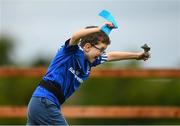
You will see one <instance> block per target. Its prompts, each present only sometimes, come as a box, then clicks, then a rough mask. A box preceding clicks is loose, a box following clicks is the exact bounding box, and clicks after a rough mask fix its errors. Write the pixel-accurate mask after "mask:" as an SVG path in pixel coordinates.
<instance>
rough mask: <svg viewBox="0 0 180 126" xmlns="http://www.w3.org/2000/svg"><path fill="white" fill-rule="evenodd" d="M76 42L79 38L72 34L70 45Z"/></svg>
mask: <svg viewBox="0 0 180 126" xmlns="http://www.w3.org/2000/svg"><path fill="white" fill-rule="evenodd" d="M78 40H79V37H78V36H77V35H76V33H73V34H72V36H71V39H70V45H75V44H77V41H78Z"/></svg>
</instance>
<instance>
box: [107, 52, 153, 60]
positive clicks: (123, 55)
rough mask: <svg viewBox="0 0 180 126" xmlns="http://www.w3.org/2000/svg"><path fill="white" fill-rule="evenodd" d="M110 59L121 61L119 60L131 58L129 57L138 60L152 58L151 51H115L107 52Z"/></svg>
mask: <svg viewBox="0 0 180 126" xmlns="http://www.w3.org/2000/svg"><path fill="white" fill-rule="evenodd" d="M107 55H108V61H119V60H129V59H136V60H147V59H148V58H150V54H149V53H147V52H146V53H145V52H137V53H135V52H119V51H113V52H109V53H107Z"/></svg>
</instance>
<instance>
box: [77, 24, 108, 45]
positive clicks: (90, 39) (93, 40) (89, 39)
mask: <svg viewBox="0 0 180 126" xmlns="http://www.w3.org/2000/svg"><path fill="white" fill-rule="evenodd" d="M97 27H98V26H87V27H86V29H88V28H97ZM99 41H100V42H102V43H104V44H106V45H109V44H110V43H111V41H110V38H109V36H108V35H106V34H105V33H104V32H103V31H100V32H95V33H92V34H90V35H87V36H85V37H82V38H81V40H80V46H81V47H84V45H85V44H86V43H90V44H91V45H97V44H98V42H99Z"/></svg>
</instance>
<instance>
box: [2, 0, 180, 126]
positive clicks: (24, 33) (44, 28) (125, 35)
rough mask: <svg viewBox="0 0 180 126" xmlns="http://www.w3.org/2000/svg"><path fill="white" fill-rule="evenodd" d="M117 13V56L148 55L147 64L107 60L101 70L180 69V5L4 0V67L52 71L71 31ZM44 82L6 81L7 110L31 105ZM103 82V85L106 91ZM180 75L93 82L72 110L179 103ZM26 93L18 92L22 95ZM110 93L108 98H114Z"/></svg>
mask: <svg viewBox="0 0 180 126" xmlns="http://www.w3.org/2000/svg"><path fill="white" fill-rule="evenodd" d="M103 9H106V10H108V11H110V12H111V13H112V14H113V16H114V17H115V19H116V21H117V22H118V24H119V29H116V30H113V31H112V32H111V34H110V38H111V45H110V46H109V47H108V49H107V52H109V51H117V50H118V51H132V52H138V51H143V50H142V49H141V48H140V47H141V46H142V45H143V44H145V43H147V44H148V45H149V46H150V47H151V58H150V59H149V60H148V61H146V62H144V61H135V60H131V61H118V62H111V63H105V64H103V65H101V66H99V67H98V68H99V69H104V68H105V69H137V70H139V69H175V70H179V69H180V1H179V0H110V1H108V0H86V1H83V0H28V1H24V0H0V65H1V68H2V67H3V68H4V67H6V68H14V69H15V68H34V67H45V68H46V67H47V66H48V64H49V63H50V61H51V59H52V58H53V56H54V55H55V54H56V52H57V50H58V48H59V47H60V46H61V45H63V44H64V42H65V41H66V40H67V39H68V38H69V37H71V34H72V33H73V32H75V31H77V30H79V29H81V28H84V27H86V26H89V25H98V26H101V25H102V24H103V22H104V21H105V20H104V19H103V18H102V17H100V16H98V13H99V12H100V11H101V10H103ZM40 80H41V77H40V76H37V77H34V76H33V77H22V76H21V75H19V76H16V77H11V76H9V77H2V76H0V105H1V106H5V105H18V106H26V105H27V104H28V101H29V99H30V97H31V95H32V92H33V90H34V89H35V87H36V86H37V84H38V82H39V81H40ZM102 85H103V88H102ZM179 90H180V78H178V77H176V78H153V77H149V78H133V77H132V78H118V77H109V78H107V77H106V78H103V77H99V78H89V79H88V80H87V81H86V82H85V83H84V84H83V85H82V86H81V87H80V89H79V90H78V92H76V93H75V94H74V95H73V96H72V97H71V98H70V99H69V100H68V101H67V102H66V103H65V105H105V106H110V105H115V106H126V105H128V106H149V105H151V106H158V105H160V106H179V105H180V101H179V97H180V92H179ZM17 92H18V93H17ZM107 92H108V93H107ZM68 121H69V123H70V124H180V119H177V118H176V119H169V118H166V119H123V118H120V119H119V118H118V119H117V118H116V119H100V118H98V119H68ZM25 123H26V118H8V119H7V118H0V124H25Z"/></svg>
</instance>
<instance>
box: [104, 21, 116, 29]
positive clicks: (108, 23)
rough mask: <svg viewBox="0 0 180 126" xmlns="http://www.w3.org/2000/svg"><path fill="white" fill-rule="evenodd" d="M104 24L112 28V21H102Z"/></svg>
mask: <svg viewBox="0 0 180 126" xmlns="http://www.w3.org/2000/svg"><path fill="white" fill-rule="evenodd" d="M104 25H107V26H108V27H109V28H114V25H113V23H112V22H109V21H106V22H104V24H103V26H104Z"/></svg>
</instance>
